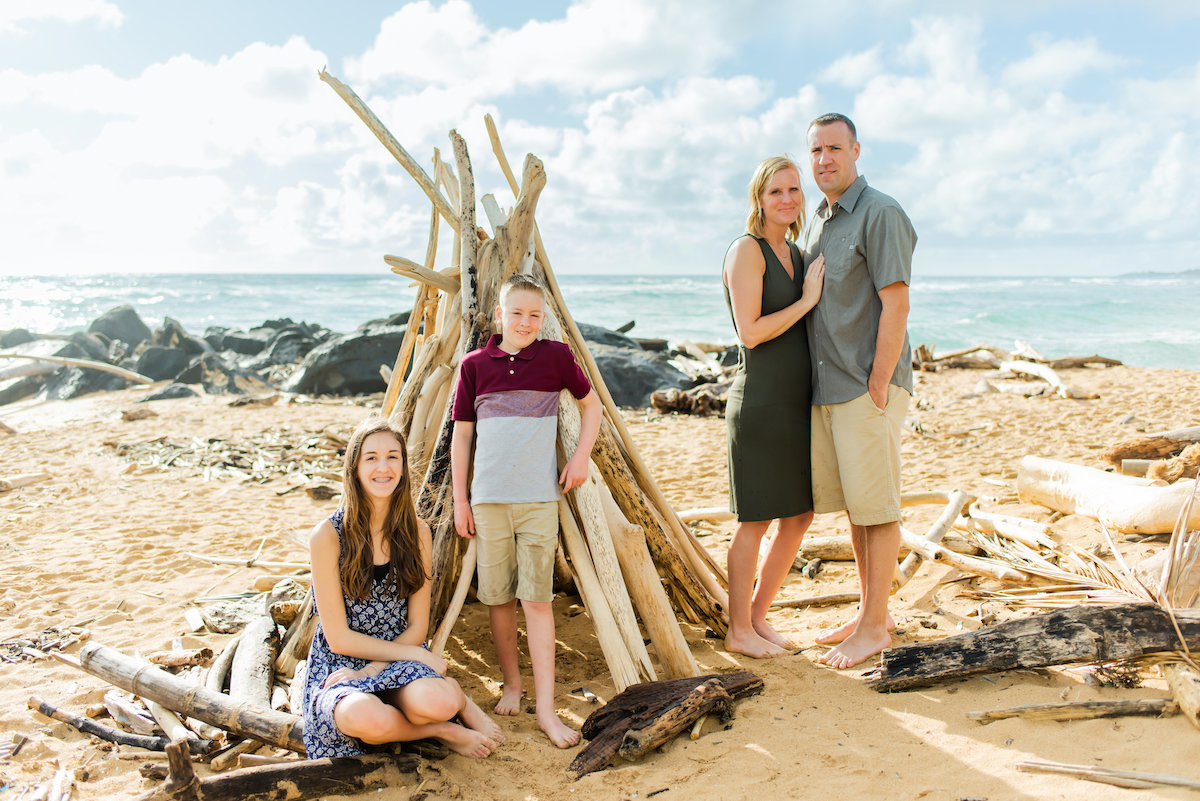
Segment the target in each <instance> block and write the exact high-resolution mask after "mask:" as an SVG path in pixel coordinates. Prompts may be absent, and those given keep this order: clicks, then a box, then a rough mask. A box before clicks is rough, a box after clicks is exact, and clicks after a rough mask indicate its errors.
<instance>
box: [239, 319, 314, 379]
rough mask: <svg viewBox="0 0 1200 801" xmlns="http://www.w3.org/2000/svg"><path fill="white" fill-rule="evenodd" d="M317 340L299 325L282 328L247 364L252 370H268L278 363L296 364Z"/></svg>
mask: <svg viewBox="0 0 1200 801" xmlns="http://www.w3.org/2000/svg"><path fill="white" fill-rule="evenodd" d="M316 346H317V341H316V340H315V339H313V338H312V337H311V336H310V335H309V334H308V333H307V332H305V331H304V330H303V329H301V328H300V327H299V326H290V327H288V328H282V329H280V330H278V331H276V332H275V336H274V337H273V338H272V339H271V341H270V342H268V343H267V347H266V348H265V349H263V350H262V351H261V352H260V353H259V354H258V355H257V356H255V357H254V358H253V359H252V360H251V361H249V362H248V363H247V364H246V367H248V368H249V369H251V370H266V369H267V368H268V367H271V366H273V365H276V364H294V363H295V362H298V361H300V360H301V359H303V358H304V357H305V356H307V355H308V353H309V351H311V350H312V349H313V348H315V347H316Z"/></svg>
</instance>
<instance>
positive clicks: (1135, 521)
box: [1017, 456, 1200, 534]
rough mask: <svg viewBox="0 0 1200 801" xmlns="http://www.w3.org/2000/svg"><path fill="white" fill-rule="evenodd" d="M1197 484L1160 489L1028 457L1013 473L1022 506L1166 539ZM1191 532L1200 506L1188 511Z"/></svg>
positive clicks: (1149, 483)
mask: <svg viewBox="0 0 1200 801" xmlns="http://www.w3.org/2000/svg"><path fill="white" fill-rule="evenodd" d="M1194 485H1195V481H1194V480H1193V481H1186V480H1185V481H1179V482H1176V483H1175V484H1172V485H1170V486H1161V485H1159V484H1156V483H1155V482H1154V481H1152V480H1149V479H1143V478H1135V477H1133V476H1122V475H1117V474H1115V473H1106V472H1104V471H1103V470H1096V469H1095V468H1092V467H1083V466H1081V465H1075V464H1069V463H1067V462H1059V461H1055V460H1053V459H1042V458H1039V457H1036V456H1026V457H1024V458H1022V459H1021V464H1020V468H1019V470H1018V471H1017V494H1018V495H1019V496H1020V498H1021V500H1023V501H1026V502H1029V503H1037V504H1041V505H1042V506H1045V507H1047V508H1050V509H1054V510H1056V511H1059V512H1062V513H1063V514H1080V515H1087V516H1088V517H1091V518H1095V519H1096V520H1099V521H1100V522H1102V523H1104V524H1105V525H1106V526H1108V527H1109V528H1114V529H1116V530H1118V531H1121V532H1123V533H1126V534H1169V533H1170V532H1171V531H1173V530H1174V529H1175V523H1176V519H1177V518H1178V517H1179V511H1180V509H1182V508H1183V504H1184V503H1185V502H1186V501H1187V499H1188V498H1189V497H1190V496H1191V495H1192V492H1193V490H1194ZM1187 526H1188V527H1189V528H1200V504H1197V505H1195V506H1194V507H1193V508H1192V512H1191V515H1190V516H1189V518H1188V521H1187Z"/></svg>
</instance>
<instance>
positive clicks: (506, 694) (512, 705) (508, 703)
mask: <svg viewBox="0 0 1200 801" xmlns="http://www.w3.org/2000/svg"><path fill="white" fill-rule="evenodd" d="M522 692H523V691H522V689H521V685H520V684H519V683H516V684H507V683H506V684H505V685H504V689H503V690H501V692H500V700H499V701H497V702H496V706H495V711H496V714H497V715H515V714H517V713H519V712H520V711H521V695H522Z"/></svg>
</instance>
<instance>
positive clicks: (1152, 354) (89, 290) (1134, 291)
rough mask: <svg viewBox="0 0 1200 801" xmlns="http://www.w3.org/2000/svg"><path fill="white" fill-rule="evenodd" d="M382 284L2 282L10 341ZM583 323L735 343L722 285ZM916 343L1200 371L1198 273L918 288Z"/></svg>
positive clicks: (393, 305) (673, 281) (315, 304)
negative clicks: (112, 317) (102, 322)
mask: <svg viewBox="0 0 1200 801" xmlns="http://www.w3.org/2000/svg"><path fill="white" fill-rule="evenodd" d="M408 283H409V282H408V281H406V280H405V279H402V278H399V277H397V276H394V275H392V274H390V273H384V274H382V275H360V274H355V275H319V274H317V275H312V274H303V275H280V274H277V273H273V274H257V275H246V274H241V275H232V274H211V275H200V274H170V273H158V274H143V275H90V276H78V275H62V276H3V275H0V330H4V329H9V328H26V329H29V330H30V331H33V332H35V333H69V332H71V331H77V330H81V329H83V328H86V327H87V324H88V322H90V321H91V320H92V319H94V318H95V317H96V316H98V315H99V314H101V313H103V312H104V311H107V310H108V309H110V308H112V307H113V306H117V305H120V304H124V303H128V304H132V305H133V306H134V308H136V309H137V311H138V313H139V314H140V315H141V316H142V319H143V320H145V321H146V323H147V325H149V326H151V327H155V326H157V325H161V323H162V318H163V317H164V316H169V317H173V318H175V319H176V320H178V321H179V322H180V323H182V324H183V326H184V327H185V328H186V329H187V330H188V331H190V332H192V333H196V334H202V333H204V329H205V328H207V327H208V326H211V325H221V326H227V327H231V328H242V329H247V328H252V327H254V326H256V325H258V324H260V323H262V322H263V321H264V320H268V319H274V318H280V317H290V318H292V319H293V320H295V321H297V322H300V321H306V322H310V323H320V324H321V325H324V326H326V327H327V328H331V329H333V330H334V331H340V332H344V331H351V330H354V329H355V328H357V327H358V326H359V324H361V323H363V322H366V321H367V320H371V319H376V318H380V317H387V316H389V315H391V314H394V313H396V312H398V311H405V310H408V309H410V308H412V302H413V299H414V297H415V292H416V290H415V289H412V288H410V287H409V286H408ZM559 283H560V284H561V286H562V290H563V295H564V296H565V298H566V302H567V306H568V308H569V309H570V311H571V314H572V316H573V317H574V318H575V320H576V321H579V322H587V323H594V324H596V325H602V326H605V327H608V328H616V327H617V326H620V325H622V324H624V323H626V322H629V321H633V322H634V323H635V326H634V328H633V330H632V331H631V332H630V334H631V335H632V336H638V337H647V338H649V337H661V338H665V339H669V340H672V341H676V340H680V339H692V340H698V341H704V342H718V343H731V342H732V341H733V327H732V325H731V323H730V321H729V313H728V312H727V311H726V309H725V301H724V297H723V295H722V292H721V279H720V276H719V275H718V274H713V275H646V276H631V275H560V276H559ZM910 304H911V312H910V315H909V335H910V339H911V341H912V343H913V345H914V346H916V345H917V344H920V343H928V344H933V345H936V346H937V348H938V349H939V350H943V351H944V350H950V349H955V348H962V347H967V346H970V345H978V344H981V343H987V344H990V345H996V346H998V347H1001V348H1005V349H1012V347H1013V344H1014V342H1015V341H1016V340H1023V341H1026V342H1028V343H1030V344H1031V345H1033V346H1034V347H1035V348H1037V349H1038V350H1039V351H1040V352H1041V353H1042V354H1043V355H1044V356H1047V357H1049V358H1056V357H1061V356H1084V355H1091V354H1099V355H1101V356H1108V357H1111V358H1114V359H1120V360H1122V361H1124V362H1125V363H1127V364H1131V365H1136V366H1140V367H1185V368H1190V369H1193V370H1196V369H1200V325H1197V319H1196V318H1197V315H1198V313H1200V271H1190V272H1187V273H1179V274H1175V275H1172V274H1162V273H1159V274H1145V275H1128V276H1116V277H1109V278H1072V277H1054V278H1050V277H1028V276H1026V277H1019V276H1012V277H969V278H953V277H946V276H931V277H922V276H916V277H914V279H913V284H912V291H911V296H910Z"/></svg>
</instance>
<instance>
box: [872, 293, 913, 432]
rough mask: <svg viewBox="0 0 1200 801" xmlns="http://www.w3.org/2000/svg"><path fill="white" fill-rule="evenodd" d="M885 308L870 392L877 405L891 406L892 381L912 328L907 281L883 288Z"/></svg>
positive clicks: (881, 312) (876, 341) (876, 344)
mask: <svg viewBox="0 0 1200 801" xmlns="http://www.w3.org/2000/svg"><path fill="white" fill-rule="evenodd" d="M879 300H880V301H881V302H882V303H883V309H882V311H880V313H879V333H878V335H877V336H876V339H875V361H874V362H873V363H872V365H871V375H870V376H869V377H868V378H867V392H868V393H869V394H870V396H871V401H872V402H873V403H874V404H875V406H876V408H879V409H882V408H884V407H886V406H887V395H888V385H889V384H890V383H892V373H894V372H896V365H897V363H898V362H899V361H900V351H901V349H903V347H904V334H905V332H906V331H907V329H908V285H907V284H905V283H904V282H903V281H897V282H896V283H894V284H888V285H887V286H885V287H884V288H883V289H881V290H879Z"/></svg>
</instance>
